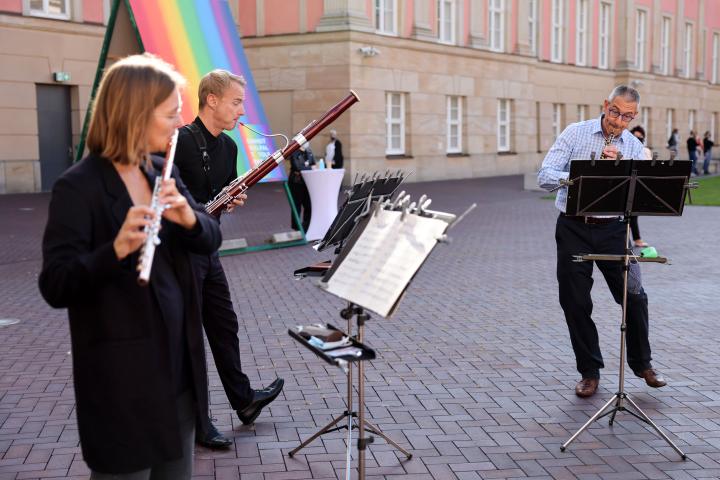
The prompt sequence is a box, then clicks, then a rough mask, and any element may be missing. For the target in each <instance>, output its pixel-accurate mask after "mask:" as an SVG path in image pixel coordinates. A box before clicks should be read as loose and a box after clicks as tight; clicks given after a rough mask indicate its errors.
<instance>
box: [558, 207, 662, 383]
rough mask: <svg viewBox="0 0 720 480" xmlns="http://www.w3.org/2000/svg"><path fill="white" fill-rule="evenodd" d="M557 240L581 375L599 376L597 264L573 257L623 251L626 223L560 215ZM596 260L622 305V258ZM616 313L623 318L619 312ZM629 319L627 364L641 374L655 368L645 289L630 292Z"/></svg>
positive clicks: (562, 297) (562, 288)
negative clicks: (593, 221)
mask: <svg viewBox="0 0 720 480" xmlns="http://www.w3.org/2000/svg"><path fill="white" fill-rule="evenodd" d="M555 241H556V243H557V278H558V284H559V287H560V288H559V290H560V305H561V306H562V309H563V311H564V312H565V320H566V321H567V325H568V329H569V330H570V341H571V342H572V346H573V350H574V351H575V360H576V362H577V369H578V372H580V374H581V375H582V377H583V378H598V377H599V376H600V369H601V368H603V366H604V364H603V359H602V353H601V352H600V344H599V342H598V332H597V328H596V327H595V323H594V322H593V320H592V317H591V315H592V309H593V303H592V298H591V297H590V290H591V289H592V285H593V278H592V271H593V262H574V261H573V255H578V254H590V253H595V254H623V253H625V224H624V223H623V222H621V221H619V220H618V221H614V222H612V223H608V224H604V225H593V224H586V223H584V222H583V221H582V219H580V220H577V219H574V218H570V217H565V216H563V215H560V216H559V217H558V220H557V225H556V229H555ZM596 263H597V266H598V268H599V269H600V271H601V272H602V274H603V276H604V277H605V281H606V282H607V284H608V287H609V288H610V292H611V293H612V296H613V298H614V299H615V301H616V302H617V303H618V304H619V305H620V306H621V307H622V301H623V264H622V262H617V261H604V262H596ZM617 313H618V322H619V320H620V318H619V315H620V314H621V311H618V312H617ZM626 323H627V331H626V334H627V337H626V344H627V362H628V365H629V366H630V368H631V369H632V370H633V372H637V373H639V372H642V371H643V370H645V369H647V368H651V364H650V361H651V355H650V342H649V340H648V301H647V295H646V294H645V291H644V290H641V291H640V293H638V294H631V293H630V292H628V297H627V320H626ZM613 328H614V326H613Z"/></svg>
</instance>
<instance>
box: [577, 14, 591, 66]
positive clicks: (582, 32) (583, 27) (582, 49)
mask: <svg viewBox="0 0 720 480" xmlns="http://www.w3.org/2000/svg"><path fill="white" fill-rule="evenodd" d="M589 11H590V10H589V3H588V0H578V4H577V19H576V25H575V63H576V64H577V65H587V50H588V48H587V45H588V16H589V13H588V12H589Z"/></svg>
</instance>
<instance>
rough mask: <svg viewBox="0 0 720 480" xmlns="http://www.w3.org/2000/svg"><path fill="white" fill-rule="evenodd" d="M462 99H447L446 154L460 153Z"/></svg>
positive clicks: (455, 97)
mask: <svg viewBox="0 0 720 480" xmlns="http://www.w3.org/2000/svg"><path fill="white" fill-rule="evenodd" d="M462 134H463V133H462V98H461V97H457V96H452V97H447V153H460V152H462Z"/></svg>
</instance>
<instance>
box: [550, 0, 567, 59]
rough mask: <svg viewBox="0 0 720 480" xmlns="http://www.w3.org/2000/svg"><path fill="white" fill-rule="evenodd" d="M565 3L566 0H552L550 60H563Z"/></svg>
mask: <svg viewBox="0 0 720 480" xmlns="http://www.w3.org/2000/svg"><path fill="white" fill-rule="evenodd" d="M563 3H565V0H552V5H551V8H550V17H551V18H550V21H551V26H550V61H551V62H555V63H562V61H563V15H564V8H563Z"/></svg>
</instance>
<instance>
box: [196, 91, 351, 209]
mask: <svg viewBox="0 0 720 480" xmlns="http://www.w3.org/2000/svg"><path fill="white" fill-rule="evenodd" d="M359 101H360V97H358V95H357V94H356V93H355V92H354V91H352V90H350V94H349V95H348V96H347V97H345V98H344V99H342V100H340V101H339V102H338V103H337V104H335V106H333V107H332V108H331V109H330V110H328V111H327V112H325V114H324V115H323V116H322V117H320V118H319V119H318V120H313V121H312V122H310V123H309V124H308V125H307V126H306V127H305V128H303V129H302V130H301V131H300V133H298V134H297V135H295V136H294V137H293V139H292V141H291V142H290V143H288V144H287V145H286V146H285V148H283V149H282V150H277V151H276V152H275V153H273V154H272V155H270V156H269V157H268V158H266V159H265V160H263V162H262V163H261V164H260V165H258V166H257V167H255V168H253V169H251V170H248V171H247V172H245V173H244V174H243V175H241V176H240V177H238V178H236V179H235V180H233V181H232V182H230V183H229V184H228V186H226V187H225V188H223V189H222V191H220V193H218V194H217V196H215V198H213V199H212V200H210V201H209V202H208V203H206V204H205V211H206V212H207V213H209V214H211V215H214V216H216V217H219V216H220V214H221V213H222V212H223V211H224V210H225V209H227V207H228V206H229V205H230V204H231V203H232V201H233V200H234V199H235V198H237V197H238V196H239V195H241V194H243V193H245V192H246V191H247V189H248V188H250V187H252V186H253V185H255V184H256V183H258V182H259V181H260V180H262V179H263V177H265V176H266V175H267V174H269V173H270V172H272V171H273V170H274V169H275V167H277V166H278V165H280V164H281V163H282V162H283V160H285V159H286V158H288V157H289V156H290V155H292V154H293V153H294V152H295V151H296V150H297V149H299V148H300V147H302V146H304V145H307V143H308V142H309V141H310V140H311V139H312V138H313V137H314V136H315V135H317V134H318V133H320V132H321V131H322V130H323V129H324V128H325V127H327V126H328V125H330V124H331V123H332V122H333V121H335V119H336V118H337V117H339V116H340V115H342V114H343V112H345V110H347V109H348V108H350V107H351V106H352V105H353V104H354V103H356V102H359Z"/></svg>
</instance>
